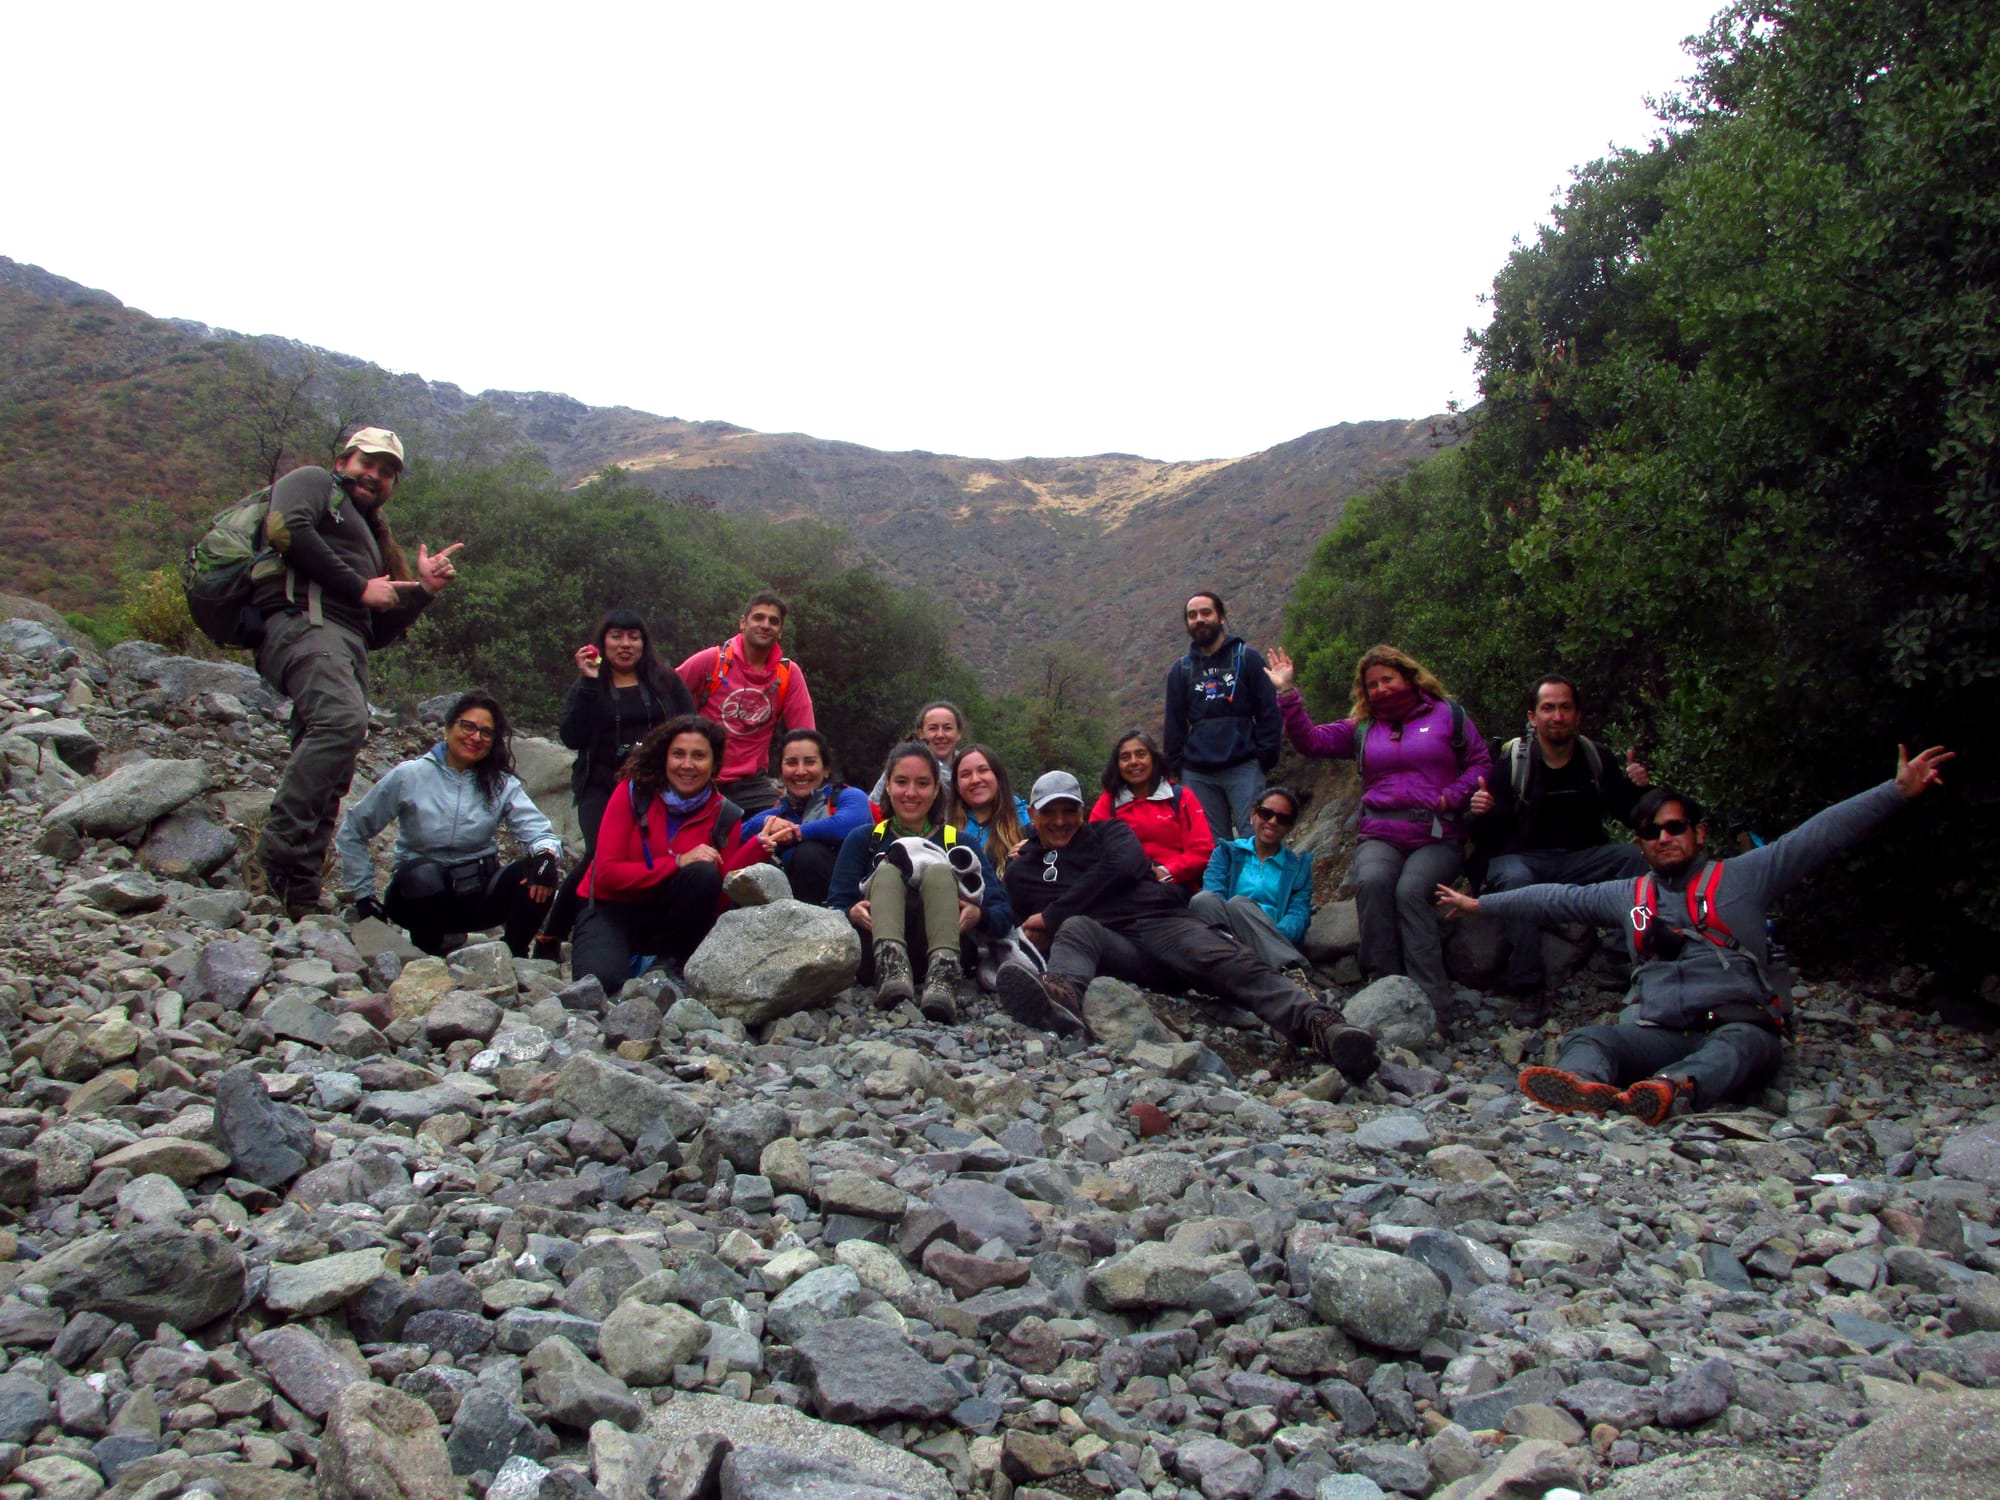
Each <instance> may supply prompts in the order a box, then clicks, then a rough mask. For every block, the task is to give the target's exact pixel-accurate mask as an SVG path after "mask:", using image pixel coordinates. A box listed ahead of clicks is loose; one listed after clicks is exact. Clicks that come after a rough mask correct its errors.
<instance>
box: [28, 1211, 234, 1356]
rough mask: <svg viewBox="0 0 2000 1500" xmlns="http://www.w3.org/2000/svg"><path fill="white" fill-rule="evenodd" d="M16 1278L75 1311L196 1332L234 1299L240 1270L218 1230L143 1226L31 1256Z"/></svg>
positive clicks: (224, 1310) (227, 1243)
mask: <svg viewBox="0 0 2000 1500" xmlns="http://www.w3.org/2000/svg"><path fill="white" fill-rule="evenodd" d="M21 1280H23V1281H25V1282H28V1283H30V1284H32V1285H39V1286H45V1287H47V1288H48V1289H49V1298H50V1300H51V1301H53V1302H54V1303H55V1304H56V1305H57V1306H59V1307H64V1308H68V1309H69V1310H70V1311H71V1312H73V1313H75V1312H95V1313H102V1314H104V1316H106V1317H108V1318H113V1319H116V1320H118V1321H120V1322H129V1323H134V1324H137V1325H138V1326H140V1327H143V1328H151V1327H153V1326H155V1325H157V1324H160V1323H171V1324H173V1325H174V1327H176V1328H180V1329H186V1330H193V1329H196V1328H199V1327H201V1326H202V1325H203V1324H204V1323H207V1322H210V1321H212V1320H213V1319H215V1318H218V1317H220V1316H221V1315H222V1314H223V1313H226V1312H228V1311H229V1310H230V1309H231V1308H232V1307H234V1306H235V1305H236V1304H237V1302H238V1300H239V1299H241V1297H242V1296H243V1281H244V1270H243V1259H242V1257H241V1256H239V1255H238V1254H237V1253H236V1251H235V1250H234V1249H233V1248H232V1247H231V1246H230V1244H229V1242H228V1241H227V1240H225V1239H223V1238H222V1237H221V1236H220V1235H216V1234H201V1233H196V1232H194V1231H193V1230H187V1229H179V1228H176V1227H174V1226H172V1225H167V1224H146V1225H142V1226H140V1227H138V1228H136V1229H124V1230H118V1231H110V1230H107V1231H104V1232H101V1233H98V1234H92V1235H86V1236H85V1237H84V1238H82V1239H80V1240H76V1241H74V1242H72V1243H71V1244H68V1245H65V1246H63V1247H62V1248H61V1249H60V1250H56V1251H53V1252H51V1253H50V1254H48V1255H46V1256H44V1257H43V1258H42V1259H41V1260H38V1261H36V1262H34V1263H33V1264H32V1265H31V1266H29V1268H28V1269H27V1270H26V1271H25V1272H23V1273H22V1275H21Z"/></svg>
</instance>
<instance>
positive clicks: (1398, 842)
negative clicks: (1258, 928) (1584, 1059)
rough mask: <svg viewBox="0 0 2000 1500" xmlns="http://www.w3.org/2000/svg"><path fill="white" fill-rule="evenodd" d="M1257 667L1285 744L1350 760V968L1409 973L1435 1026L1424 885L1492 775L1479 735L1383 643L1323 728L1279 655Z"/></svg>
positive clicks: (1437, 989)
mask: <svg viewBox="0 0 2000 1500" xmlns="http://www.w3.org/2000/svg"><path fill="white" fill-rule="evenodd" d="M1265 670H1266V672H1267V673H1268V675H1269V676H1270V679H1271V685H1272V686H1273V687H1274V688H1276V689H1277V690H1278V713H1279V715H1280V716H1281V717H1282V718H1283V719H1284V721H1285V735H1286V737H1287V738H1288V739H1290V740H1291V742H1292V748H1293V749H1295V750H1297V751H1298V752H1299V753H1300V754H1301V755H1309V756H1313V757H1316V758H1319V759H1335V760H1353V761H1355V762H1356V763H1357V765H1358V768H1359V770H1360V773H1361V808H1360V812H1359V814H1358V818H1359V829H1360V842H1359V843H1358V844H1357V845H1356V846H1355V851H1354V882H1355V911H1356V915H1357V916H1358V917H1359V918H1360V923H1361V953H1360V958H1361V971H1362V973H1363V974H1365V975H1366V976H1367V977H1368V978H1369V979H1380V978H1381V977H1382V976H1383V975H1385V974H1407V975H1409V976H1410V978H1412V979H1414V980H1416V982H1417V983H1418V984H1419V985H1421V986H1423V990H1424V993H1425V994H1426V995H1428V996H1429V997H1430V1002H1431V1005H1432V1006H1433V1007H1434V1008H1435V1009H1436V1011H1437V1013H1438V1022H1439V1024H1440V1025H1443V1024H1444V1023H1445V1022H1446V1021H1447V1020H1449V1018H1450V1015H1451V1010H1452V997H1451V980H1450V979H1449V978H1448V977H1447V976H1446V974H1445V970H1444V946H1443V944H1442V943H1440V942H1439V940H1438V926H1437V913H1436V912H1435V911H1434V910H1433V909H1432V904H1431V902H1432V897H1431V892H1432V891H1433V890H1435V889H1436V887H1438V886H1440V885H1444V884H1446V883H1447V882H1449V881H1450V880H1452V879H1453V878H1454V877H1455V876H1456V875H1457V874H1458V871H1459V867H1460V866H1461V865H1462V864H1464V862H1465V822H1464V819H1465V814H1466V808H1467V804H1468V803H1470V802H1471V800H1472V794H1473V793H1474V792H1476V791H1477V790H1478V789H1479V786H1480V784H1481V782H1483V781H1484V780H1485V779H1486V778H1487V777H1488V776H1489V775H1491V774H1492V770H1493V757H1492V755H1491V753H1490V752H1489V751H1488V750H1487V748H1486V741H1485V739H1484V738H1483V737H1482V736H1481V735H1480V733H1479V730H1478V727H1477V726H1476V725H1474V724H1473V722H1472V720H1471V719H1470V718H1469V717H1468V716H1467V715H1466V712H1465V710H1464V709H1463V708H1462V707H1460V706H1459V705H1458V704H1457V703H1454V702H1453V701H1452V699H1451V696H1450V695H1449V694H1448V693H1446V692H1445V690H1444V684H1443V683H1441V682H1439V681H1438V680H1437V678H1436V677H1434V676H1432V675H1431V674H1430V673H1429V672H1427V671H1425V670H1424V668H1423V666H1422V665H1421V664H1419V663H1418V662H1417V660H1416V659H1415V658H1414V657H1412V656H1411V655H1410V654H1409V653H1408V652H1405V651H1400V650H1398V649H1397V648H1396V647H1394V646H1373V647H1370V648H1369V649H1368V650H1367V651H1366V652H1364V653H1363V654H1362V657H1361V660H1360V661H1358V662H1357V663H1355V667H1354V698H1353V702H1352V705H1351V707H1350V709H1349V712H1348V716H1347V717H1346V718H1345V719H1341V720H1339V721H1337V722H1335V723H1332V724H1315V723H1313V721H1312V719H1311V718H1310V717H1309V716H1308V715H1307V714H1306V709H1305V703H1304V701H1303V700H1302V699H1301V698H1300V697H1299V693H1298V688H1297V687H1296V686H1295V683H1296V681H1297V672H1296V670H1295V669H1294V667H1293V665H1292V659H1291V657H1290V656H1288V655H1286V654H1285V652H1284V651H1283V650H1279V649H1273V650H1272V652H1271V654H1270V660H1269V663H1268V665H1267V666H1266V668H1265Z"/></svg>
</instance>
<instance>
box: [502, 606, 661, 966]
mask: <svg viewBox="0 0 2000 1500" xmlns="http://www.w3.org/2000/svg"><path fill="white" fill-rule="evenodd" d="M574 660H575V662H576V681H575V682H573V683H571V684H570V686H569V693H568V695H567V696H566V697H564V699H563V707H562V718H561V719H560V720H559V721H558V722H557V724H556V738H558V739H559V740H561V741H562V742H563V743H564V744H565V745H567V746H569V748H570V749H572V750H574V751H576V753H577V754H576V763H575V765H574V766H572V767H571V769H570V776H569V788H570V796H571V798H572V799H573V800H574V801H575V803H576V822H577V827H578V828H579V829H580V830H581V831H582V833H583V864H581V865H578V866H577V867H576V869H575V870H573V871H571V872H570V876H569V878H568V879H567V880H565V881H564V882H563V884H562V889H561V890H559V891H558V892H557V893H556V899H555V905H554V906H553V907H551V908H550V911H549V914H548V918H547V919H546V920H545V921H544V922H543V923H542V930H541V931H540V933H538V934H537V935H536V938H535V943H536V946H537V947H538V948H539V949H541V950H542V952H541V956H543V957H547V958H554V957H556V956H557V955H558V954H559V953H560V951H561V946H562V942H563V939H564V938H566V937H568V936H569V934H570V929H571V928H572V927H574V926H575V925H576V899H577V898H576V892H577V887H578V886H579V885H581V884H582V882H583V871H584V867H585V866H586V865H588V864H589V863H590V857H591V855H592V854H594V853H595V852H596V851H597V825H598V824H599V823H600V822H602V821H603V818H604V806H605V804H606V803H607V802H609V801H610V800H611V791H612V788H613V787H615V786H616V785H617V784H618V770H619V767H621V766H622V765H624V764H625V758H626V757H627V756H629V755H630V754H631V753H632V752H633V750H635V749H636V748H637V747H638V744H639V741H641V740H643V739H644V738H645V737H646V735H647V732H648V731H649V730H651V729H652V728H653V726H654V725H656V724H664V723H665V722H666V721H667V720H668V719H671V718H673V717H674V716H675V715H676V714H691V713H693V712H694V698H693V697H692V695H690V694H689V692H688V690H687V684H686V683H684V682H682V681H681V680H680V678H679V677H677V676H675V675H674V673H673V672H672V671H671V670H669V669H668V667H667V665H666V663H665V662H663V661H661V660H660V658H659V657H658V656H657V655H656V654H655V653H654V651H653V637H652V633H651V632H650V631H648V630H647V629H646V622H645V620H644V618H642V617H641V616H640V614H639V612H638V611H637V610H632V609H624V608H616V609H608V610H606V611H605V612H604V614H603V615H602V616H601V617H600V618H599V620H598V622H597V628H596V630H594V631H593V632H592V633H591V638H590V640H589V641H588V642H586V643H585V644H583V645H581V646H578V647H577V648H576V652H575V656H574Z"/></svg>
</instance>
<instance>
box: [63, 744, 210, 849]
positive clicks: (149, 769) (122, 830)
mask: <svg viewBox="0 0 2000 1500" xmlns="http://www.w3.org/2000/svg"><path fill="white" fill-rule="evenodd" d="M207 790H208V767H207V765H206V764H204V763H203V762H201V761H198V760H141V761H131V762H128V763H127V764H125V765H122V766H120V767H119V768H118V769H117V770H115V771H113V772H112V773H111V774H110V775H109V776H106V777H105V778H104V779H103V780H102V781H93V782H91V783H89V784H88V785H87V786H84V787H83V788H81V789H80V790H79V791H78V792H77V793H76V794H75V795H74V796H72V797H69V798H67V799H66V800H64V801H62V802H59V803H57V804H56V805H55V806H54V807H52V808H50V809H49V810H48V811H47V812H46V813H44V814H42V822H43V823H44V824H45V825H47V824H54V823H65V824H68V825H69V826H70V827H72V828H74V829H76V831H77V832H79V833H86V834H97V835H99V836H101V837H105V838H118V837H120V836H121V835H124V834H127V833H131V832H133V831H134V830H135V829H140V828H144V827H145V826H146V825H147V824H149V823H151V822H152V821H153V820H154V819H155V818H163V817H165V816H166V815H167V814H168V813H170V812H172V811H173V810H174V809H175V808H177V807H179V806H181V805H182V804H183V803H185V802H187V801H189V800H190V799H192V798H194V797H196V796H199V795H200V794H201V793H202V792H205V791H207Z"/></svg>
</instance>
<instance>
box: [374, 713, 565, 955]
mask: <svg viewBox="0 0 2000 1500" xmlns="http://www.w3.org/2000/svg"><path fill="white" fill-rule="evenodd" d="M503 822H504V823H505V824H506V825H507V827H508V829H509V831H510V832H512V833H513V835H514V837H515V838H517V839H519V840H520V841H521V843H523V844H524V845H526V846H527V849H528V855H527V857H526V858H525V859H517V860H515V861H514V862H513V863H512V864H509V865H506V866H504V867H503V866H502V865H501V863H500V851H499V846H498V845H497V844H496V843H495V842H494V834H495V832H496V831H497V830H498V829H499V827H500V825H501V824H502V823H503ZM391 823H394V824H395V825H396V864H395V872H394V873H393V874H391V875H390V877H389V888H388V891H387V892H386V893H385V894H384V895H383V897H382V898H381V899H380V900H379V901H378V900H377V899H376V897H375V867H374V865H373V863H372V862H371V861H370V859H369V857H368V841H369V840H370V839H372V838H374V837H375V835H376V834H378V833H380V832H381V831H382V830H383V829H385V828H387V827H388V826H389V825H390V824H391ZM334 846H335V847H336V848H337V849H338V850H339V851H340V874H341V881H342V883H343V884H344V885H345V886H346V887H347V893H348V897H349V899H350V900H352V901H353V903H354V908H355V911H356V912H357V913H358V914H359V915H361V916H363V917H381V918H384V919H386V920H388V921H391V922H394V923H395V924H396V925H397V926H398V927H402V928H405V929H407V930H408V932H409V934H410V940H411V941H412V942H414V943H415V944H416V945H417V946H418V947H419V948H421V949H423V950H424V952H426V953H443V952H444V951H445V938H446V936H447V934H450V933H460V932H479V931H483V930H484V929H486V928H488V927H494V926H498V925H501V924H503V923H504V924H505V927H506V933H507V946H508V948H509V949H511V950H512V951H513V953H514V955H515V956H516V957H524V956H525V955H526V954H527V952H528V942H529V939H531V938H532V937H533V936H534V935H535V929H536V928H537V927H539V926H540V925H541V920H542V914H543V912H544V911H545V910H546V908H547V906H548V901H549V898H550V896H552V895H553V894H554V893H555V886H556V879H557V859H558V858H559V856H560V855H561V853H562V840H561V839H559V838H558V837H557V836H556V832H555V829H554V828H552V827H550V825H549V820H548V819H547V818H545V817H543V816H542V811H541V809H540V808H538V807H536V806H535V804H534V801H533V800H532V799H531V798H530V797H529V796H528V793H527V791H526V789H525V788H524V787H522V785H521V783H520V780H519V778H517V777H516V776H515V775H514V753H513V749H512V747H511V746H510V745H509V743H508V730H507V715H506V714H505V713H504V712H503V711H502V710H501V707H500V705H499V703H497V702H496V701H495V700H494V699H493V698H491V697H489V696H488V695H487V694H485V693H476V692H475V693H465V694H463V695H461V696H460V698H459V699H458V701H457V702H456V703H454V704H452V706H451V712H450V713H448V714H446V715H445V721H444V739H443V740H442V741H441V742H440V743H438V744H436V745H433V746H431V748H430V750H429V751H427V752H426V753H425V754H423V755H420V756H418V757H417V758H416V759H415V760H406V761H404V762H403V763H402V764H401V765H399V766H397V767H396V768H395V769H394V770H392V771H391V772H389V774H388V775H387V776H384V777H383V778H382V779H381V780H380V781H378V782H376V783H375V785H374V787H373V788H372V789H371V790H370V791H369V793H368V795H367V796H365V797H363V798H362V799H361V800H360V801H359V802H357V803H355V804H354V806H353V807H351V808H349V809H348V811H347V816H346V817H345V818H343V819H342V820H341V824H340V832H339V834H338V835H336V836H335V839H334Z"/></svg>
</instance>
